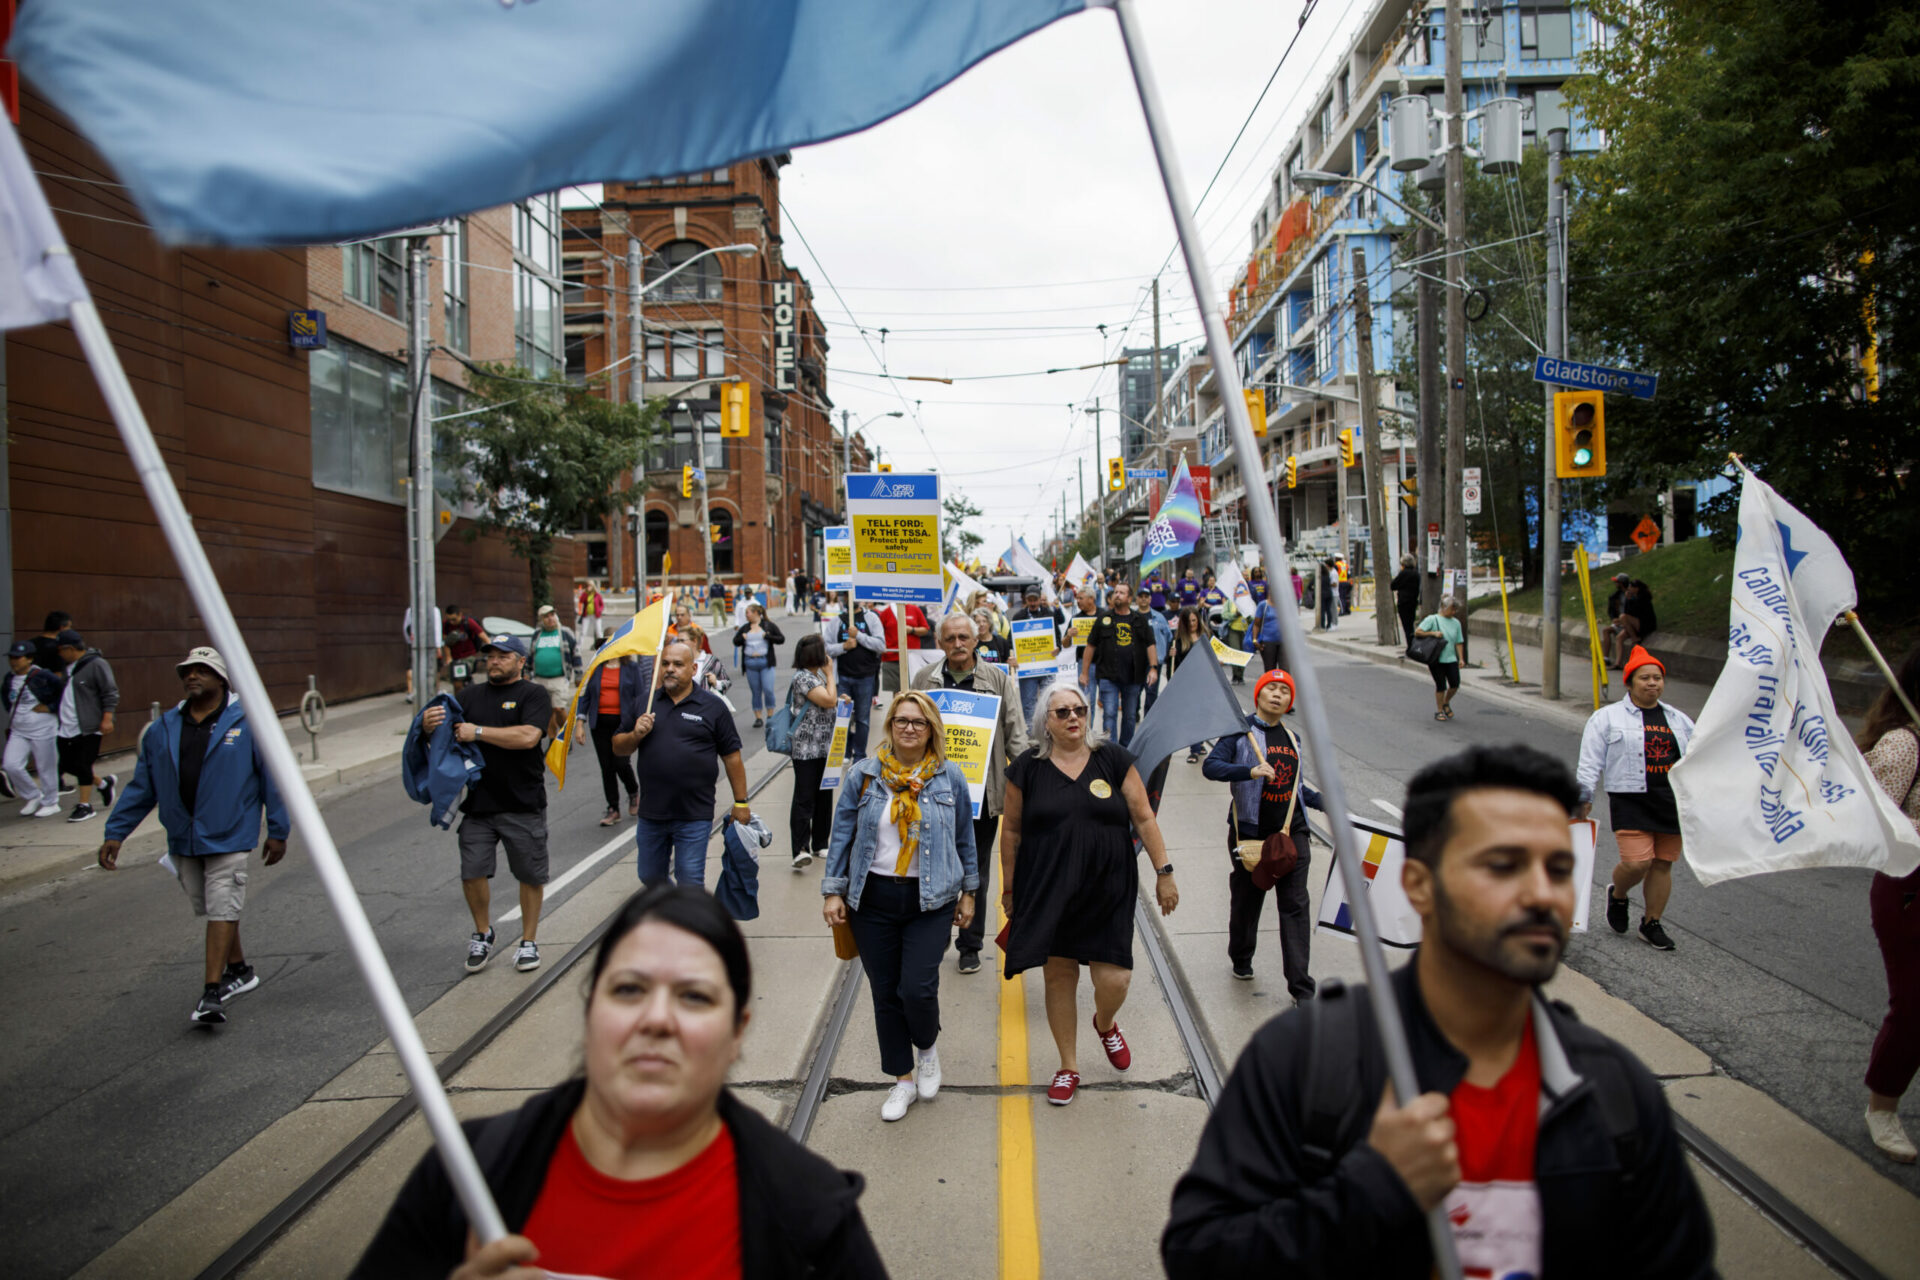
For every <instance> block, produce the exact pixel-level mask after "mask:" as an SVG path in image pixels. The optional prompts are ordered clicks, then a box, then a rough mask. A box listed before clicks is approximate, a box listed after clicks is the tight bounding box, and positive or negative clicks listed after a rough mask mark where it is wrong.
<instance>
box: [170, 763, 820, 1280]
mask: <svg viewBox="0 0 1920 1280" xmlns="http://www.w3.org/2000/svg"><path fill="white" fill-rule="evenodd" d="M788 763H789V761H788V758H787V757H786V756H780V757H779V758H778V760H777V762H776V763H775V764H774V765H773V767H772V768H770V769H768V770H767V771H766V772H765V773H764V774H762V775H761V776H760V777H759V778H758V779H757V780H756V781H755V782H754V783H753V784H752V786H750V787H749V788H748V790H747V799H749V800H752V799H753V798H754V797H755V796H757V795H759V794H760V792H761V791H763V790H765V789H766V787H767V786H768V785H769V784H770V783H772V782H773V780H774V779H775V778H777V777H779V776H780V773H781V771H782V770H784V769H785V768H786V767H787V765H788ZM726 822H727V819H726V818H724V817H721V818H716V819H714V822H713V827H712V829H711V830H710V831H709V832H708V838H709V839H711V838H712V837H713V836H714V835H717V834H719V833H720V831H721V829H722V828H723V827H724V826H725V825H726ZM601 874H604V872H603V873H601ZM596 878H597V877H596ZM619 913H620V909H619V908H618V907H616V908H615V909H614V910H613V911H611V912H609V913H608V914H607V915H606V917H605V918H604V919H602V920H601V921H600V922H599V923H597V924H595V925H594V926H593V927H592V928H591V929H589V930H588V931H587V933H586V935H585V936H584V937H582V938H581V939H580V941H579V942H577V943H575V944H574V945H573V946H572V947H571V948H570V949H569V950H568V951H567V953H566V955H564V956H562V957H561V958H560V960H559V962H558V963H557V964H554V965H551V966H542V969H541V972H540V973H539V974H538V975H537V976H536V977H535V978H534V979H533V980H532V981H531V982H529V983H528V984H527V985H526V986H525V987H523V988H521V990H520V991H519V992H518V993H517V994H516V995H515V996H514V997H513V998H512V999H511V1000H509V1001H508V1002H507V1003H506V1004H505V1005H503V1006H502V1007H501V1008H500V1010H499V1011H498V1012H497V1013H495V1014H494V1015H493V1017H491V1018H489V1019H488V1020H487V1022H486V1023H485V1025H483V1026H482V1027H481V1028H480V1029H479V1030H478V1031H476V1032H474V1033H473V1034H472V1035H471V1036H469V1037H467V1039H465V1040H464V1041H462V1042H461V1043H460V1044H459V1045H458V1046H457V1047H456V1048H455V1049H454V1050H453V1051H452V1052H451V1053H449V1054H448V1055H447V1056H446V1057H445V1058H444V1059H443V1060H441V1062H440V1063H439V1065H438V1067H437V1068H436V1070H437V1072H438V1074H439V1077H440V1082H441V1084H442V1086H446V1085H447V1084H448V1082H449V1081H451V1080H452V1078H453V1077H454V1076H455V1075H457V1074H459V1072H460V1071H461V1070H462V1069H464V1068H465V1067H466V1066H467V1065H468V1064H469V1063H471V1062H472V1061H473V1060H474V1058H476V1057H478V1056H479V1054H480V1053H481V1052H482V1051H483V1050H485V1049H486V1048H487V1046H489V1045H490V1044H492V1043H493V1041H494V1040H496V1039H498V1038H499V1036H500V1035H501V1034H502V1033H503V1032H505V1031H506V1030H507V1028H509V1027H511V1026H512V1025H513V1024H514V1022H515V1021H516V1020H517V1019H518V1018H519V1017H520V1016H521V1015H522V1014H524V1013H526V1012H527V1010H529V1009H531V1008H532V1007H533V1005H534V1004H535V1003H536V1002H537V1001H538V1000H539V999H540V998H541V997H542V996H544V995H546V994H547V993H548V992H549V991H551V990H553V988H554V986H555V985H556V984H557V983H558V982H559V981H560V979H561V978H563V977H565V976H566V975H567V973H568V972H569V971H571V970H572V968H573V966H574V965H576V964H578V963H579V962H580V961H581V960H582V959H584V958H586V957H587V956H590V955H592V954H593V951H594V949H595V948H596V947H598V946H599V945H600V940H601V939H602V938H603V937H605V936H606V932H607V930H608V929H609V928H610V927H612V925H613V921H614V917H615V916H617V915H619ZM449 1092H466V1091H465V1090H455V1089H449ZM416 1110H418V1106H417V1104H416V1102H415V1099H414V1094H413V1090H412V1089H411V1088H409V1089H408V1090H407V1092H406V1093H405V1094H403V1095H402V1096H400V1097H399V1098H397V1099H395V1100H394V1103H393V1105H392V1106H390V1107H388V1108H387V1109H386V1110H385V1111H383V1112H381V1113H380V1115H379V1116H377V1117H376V1118H375V1119H374V1120H373V1122H372V1123H371V1124H369V1125H368V1126H367V1127H366V1128H364V1129H362V1130H361V1131H360V1132H359V1133H358V1134H356V1135H355V1136H354V1137H353V1139H352V1140H351V1141H350V1142H348V1143H347V1145H346V1146H345V1147H343V1148H341V1149H340V1151H338V1152H337V1153H335V1155H334V1156H333V1158H332V1159H330V1160H328V1161H327V1163H326V1164H324V1165H322V1166H321V1167H320V1168H319V1169H318V1170H316V1171H315V1172H314V1173H313V1175H312V1176H311V1177H309V1178H308V1179H307V1180H306V1181H305V1182H303V1183H301V1184H300V1185H299V1186H298V1187H296V1188H295V1189H294V1190H293V1192H292V1193H291V1194H289V1195H288V1196H287V1197H286V1198H285V1199H284V1200H282V1201H280V1203H279V1204H277V1205H275V1206H274V1207H273V1208H272V1209H270V1210H268V1211H267V1212H266V1213H265V1214H264V1215H263V1216H261V1217H260V1218H259V1219H258V1220H257V1221H256V1222H255V1223H254V1225H253V1226H252V1227H250V1228H249V1229H248V1230H247V1232H246V1234H245V1235H243V1236H241V1237H240V1239H238V1240H236V1241H235V1242H234V1243H233V1245H232V1246H231V1247H229V1248H228V1249H227V1250H226V1252H224V1253H222V1254H221V1255H220V1256H219V1257H218V1258H216V1259H214V1260H213V1262H211V1263H210V1264H208V1266H207V1267H206V1269H205V1270H203V1271H201V1272H200V1274H199V1277H198V1280H226V1277H229V1276H231V1275H233V1274H235V1273H236V1272H238V1271H239V1270H240V1268H242V1267H244V1266H246V1265H247V1264H248V1263H249V1262H251V1261H253V1259H254V1258H255V1257H257V1256H258V1255H259V1254H260V1252H261V1251H262V1250H264V1249H265V1248H266V1247H267V1246H268V1245H270V1244H272V1243H273V1242H274V1241H275V1240H276V1239H278V1238H279V1236H280V1234H281V1233H282V1232H283V1231H285V1230H286V1229H287V1228H288V1227H289V1226H291V1225H292V1224H293V1223H294V1222H296V1221H298V1220H299V1218H300V1216H301V1215H302V1214H304V1213H305V1212H306V1211H307V1210H308V1209H309V1208H311V1207H312V1206H313V1205H314V1204H315V1203H317V1202H318V1201H319V1200H320V1199H321V1198H322V1197H324V1196H325V1195H326V1194H327V1192H328V1191H330V1190H332V1189H333V1187H334V1186H335V1185H336V1184H338V1183H339V1182H340V1181H341V1180H342V1179H344V1178H345V1177H346V1176H347V1175H348V1174H350V1173H352V1172H353V1171H354V1169H356V1168H358V1167H359V1165H360V1163H361V1161H363V1160H365V1159H366V1158H367V1157H368V1156H369V1155H371V1154H372V1153H373V1152H374V1151H375V1150H376V1149H377V1148H378V1147H379V1146H380V1144H381V1143H383V1142H384V1141H386V1139H387V1138H388V1137H390V1136H392V1134H393V1132H394V1131H395V1130H396V1129H398V1128H399V1127H400V1125H401V1124H402V1123H403V1122H405V1121H406V1119H407V1117H409V1116H411V1115H412V1114H413V1113H414V1112H415V1111H416Z"/></svg>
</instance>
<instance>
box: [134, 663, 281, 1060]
mask: <svg viewBox="0 0 1920 1280" xmlns="http://www.w3.org/2000/svg"><path fill="white" fill-rule="evenodd" d="M174 670H176V671H178V672H179V673H180V683H181V685H182V686H183V687H184V688H185V691H186V698H185V700H184V701H182V702H181V703H180V705H178V706H176V707H174V708H173V710H171V711H169V712H167V713H166V714H165V715H163V716H161V717H160V719H159V720H158V721H157V722H156V723H154V724H152V725H150V726H149V727H148V728H147V731H146V732H145V733H144V734H142V735H141V737H140V758H139V761H138V763H137V764H136V765H135V767H134V772H133V783H132V785H130V786H128V787H127V789H126V790H125V791H124V792H123V793H122V794H121V796H120V802H119V803H118V804H116V805H115V806H114V807H113V812H112V813H111V814H110V815H108V817H107V838H106V842H105V843H103V844H102V845H101V846H100V866H101V867H102V868H103V869H104V870H107V871H112V870H114V869H115V868H116V867H117V866H118V864H119V860H120V842H121V841H123V840H125V839H126V838H127V836H128V834H129V833H131V832H132V831H133V829H134V828H135V827H137V826H139V825H140V820H141V819H142V818H144V817H146V816H147V814H148V813H150V812H152V811H153V809H154V808H156V807H158V808H159V810H160V825H161V826H162V827H163V828H165V829H166V833H167V854H168V856H169V857H170V858H171V859H172V861H173V872H174V875H175V876H177V877H178V878H179V880H180V887H181V888H182V889H185V890H186V892H187V897H188V899H189V900H191V901H192V903H193V913H194V914H195V915H197V916H205V917H206V919H207V971H206V988H205V990H203V991H202V992H201V993H200V1002H199V1003H198V1004H196V1005H195V1006H194V1008H193V1012H192V1013H191V1014H190V1015H188V1017H189V1020H190V1021H192V1022H196V1023H199V1024H200V1025H202V1026H211V1025H213V1024H215V1023H221V1022H225V1021H226V1020H227V1014H226V1009H225V1005H226V1002H227V1001H229V1000H231V999H233V998H234V997H235V996H237V995H241V994H243V993H245V992H248V991H251V990H253V989H254V988H255V987H257V986H259V985H260V976H259V975H258V974H257V973H255V972H254V969H253V966H252V965H250V964H248V963H247V961H246V957H245V956H243V955H242V954H241V952H240V909H241V908H242V907H243V906H245V905H246V899H247V855H248V854H250V853H252V852H253V845H254V841H256V840H257V839H259V837H260V815H261V811H262V810H265V812H266V818H267V843H266V847H265V862H266V864H267V865H268V866H270V867H271V866H273V865H274V864H275V863H276V862H279V861H280V859H282V858H284V857H285V856H286V854H287V825H288V824H287V810H286V806H285V805H283V804H281V802H280V792H279V791H278V790H277V789H276V788H275V787H274V785H273V780H272V779H271V778H269V777H268V776H267V767H266V762H265V761H263V760H262V759H261V758H260V749H259V747H258V745H257V744H256V743H255V742H254V739H253V733H252V731H251V728H250V726H249V725H248V724H247V715H246V712H245V711H244V710H242V709H241V706H240V700H239V699H238V698H236V697H234V696H233V694H232V692H231V691H230V690H229V689H228V686H227V664H226V661H225V660H224V659H223V658H221V656H220V654H219V652H218V651H216V650H214V649H210V648H207V647H205V646H202V647H201V648H198V649H195V650H193V651H192V652H191V653H189V654H188V655H187V657H186V660H185V661H184V662H182V663H180V664H179V665H178V666H177V667H175V668H174Z"/></svg>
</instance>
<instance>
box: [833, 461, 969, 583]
mask: <svg viewBox="0 0 1920 1280" xmlns="http://www.w3.org/2000/svg"><path fill="white" fill-rule="evenodd" d="M847 522H848V527H849V528H850V529H851V531H852V534H853V595H854V599H856V600H860V601H872V602H875V603H889V602H894V601H898V602H902V603H911V604H930V605H938V604H939V603H940V601H941V599H942V597H943V596H944V594H945V590H946V576H945V574H944V573H943V572H942V571H941V564H940V477H939V476H937V475H904V474H901V473H899V472H883V473H880V474H859V475H850V476H848V477H847Z"/></svg>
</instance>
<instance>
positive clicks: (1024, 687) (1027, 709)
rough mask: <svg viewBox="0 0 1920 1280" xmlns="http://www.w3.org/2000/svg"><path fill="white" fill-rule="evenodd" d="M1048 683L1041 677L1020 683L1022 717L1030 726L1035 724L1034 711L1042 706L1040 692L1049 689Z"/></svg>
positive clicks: (1027, 679)
mask: <svg viewBox="0 0 1920 1280" xmlns="http://www.w3.org/2000/svg"><path fill="white" fill-rule="evenodd" d="M1047 683H1048V681H1047V679H1043V678H1041V677H1039V676H1034V677H1031V678H1023V679H1022V680H1021V681H1020V715H1021V717H1022V718H1023V719H1024V720H1025V721H1026V722H1027V724H1028V725H1032V724H1033V709H1034V708H1035V707H1036V706H1038V705H1039V704H1040V691H1041V690H1042V689H1044V688H1046V687H1047ZM1089 705H1091V704H1089Z"/></svg>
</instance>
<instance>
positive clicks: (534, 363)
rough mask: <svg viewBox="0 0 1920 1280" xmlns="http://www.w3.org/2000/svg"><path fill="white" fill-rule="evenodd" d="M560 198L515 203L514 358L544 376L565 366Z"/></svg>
mask: <svg viewBox="0 0 1920 1280" xmlns="http://www.w3.org/2000/svg"><path fill="white" fill-rule="evenodd" d="M560 319H561V306H560V199H559V197H558V196H557V195H554V194H552V193H548V194H547V195H543V196H534V197H532V198H531V199H527V200H522V201H521V202H520V203H519V204H516V205H515V206H514V207H513V334H514V357H515V359H517V360H518V361H519V363H520V364H521V365H523V366H524V367H526V368H527V369H529V370H531V371H532V372H533V374H534V376H535V377H544V376H546V375H547V374H548V373H550V372H552V371H553V370H555V369H557V368H559V367H561V361H562V348H561V343H560Z"/></svg>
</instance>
